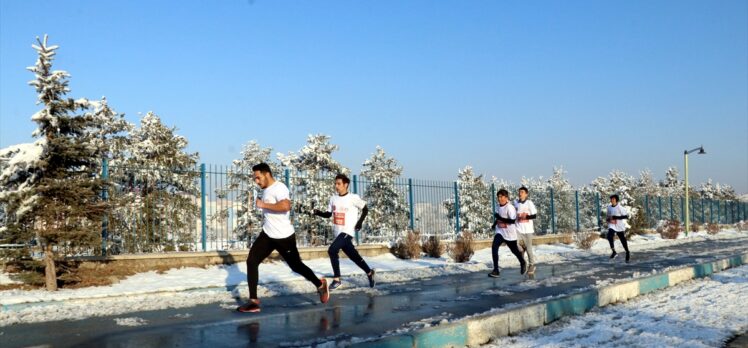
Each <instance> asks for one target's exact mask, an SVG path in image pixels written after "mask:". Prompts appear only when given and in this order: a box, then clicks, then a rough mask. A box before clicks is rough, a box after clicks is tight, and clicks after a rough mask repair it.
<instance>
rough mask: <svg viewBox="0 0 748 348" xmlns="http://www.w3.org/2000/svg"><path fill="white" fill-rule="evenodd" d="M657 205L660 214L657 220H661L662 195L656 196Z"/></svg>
mask: <svg viewBox="0 0 748 348" xmlns="http://www.w3.org/2000/svg"><path fill="white" fill-rule="evenodd" d="M657 206H658V207H659V210H660V215H659V219H658V220H662V196H657Z"/></svg>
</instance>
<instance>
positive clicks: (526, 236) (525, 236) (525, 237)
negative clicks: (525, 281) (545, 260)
mask: <svg viewBox="0 0 748 348" xmlns="http://www.w3.org/2000/svg"><path fill="white" fill-rule="evenodd" d="M533 235H534V234H533V233H520V236H522V241H524V242H525V250H526V251H527V258H528V264H529V265H530V266H534V265H535V251H533V247H532V237H533Z"/></svg>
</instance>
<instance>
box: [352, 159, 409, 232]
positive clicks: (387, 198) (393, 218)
mask: <svg viewBox="0 0 748 348" xmlns="http://www.w3.org/2000/svg"><path fill="white" fill-rule="evenodd" d="M402 171H403V168H402V167H401V166H400V165H399V164H398V163H397V161H396V160H395V159H394V158H392V157H388V156H387V154H386V153H385V152H384V150H383V149H382V148H381V147H379V146H377V148H376V152H374V154H372V155H371V157H370V158H369V159H367V160H366V161H364V163H363V170H362V171H361V176H362V179H363V180H364V181H365V182H366V184H367V186H366V191H365V192H364V195H363V198H364V199H365V200H366V202H367V205H368V207H369V215H368V217H367V218H366V223H365V228H364V233H365V235H364V236H362V237H364V238H362V239H366V240H367V241H385V240H388V239H393V238H395V237H396V236H398V235H400V233H401V232H404V231H407V229H408V225H409V223H410V222H409V218H410V211H409V207H408V204H407V202H406V200H405V197H403V193H402V192H401V191H400V190H398V189H397V187H396V186H395V180H397V178H398V177H399V176H400V175H401V174H402Z"/></svg>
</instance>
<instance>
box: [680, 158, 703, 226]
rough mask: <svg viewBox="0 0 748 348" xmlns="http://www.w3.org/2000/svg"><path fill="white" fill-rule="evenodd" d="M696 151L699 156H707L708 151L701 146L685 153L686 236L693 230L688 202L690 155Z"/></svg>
mask: <svg viewBox="0 0 748 348" xmlns="http://www.w3.org/2000/svg"><path fill="white" fill-rule="evenodd" d="M696 151H698V152H699V153H698V155H704V154H706V151H704V146H699V147H697V148H695V149H693V150H690V151H689V150H686V151H683V162H684V166H685V172H686V175H685V176H686V183H685V184H686V197H685V202H686V204H685V207H684V209H685V211H684V213H685V216H686V219H685V220H686V230H685V233H686V235H688V231H689V230H690V229H691V221H690V220H689V219H690V217H689V211H688V200H689V199H688V198H689V197H688V154H690V153H694V152H696Z"/></svg>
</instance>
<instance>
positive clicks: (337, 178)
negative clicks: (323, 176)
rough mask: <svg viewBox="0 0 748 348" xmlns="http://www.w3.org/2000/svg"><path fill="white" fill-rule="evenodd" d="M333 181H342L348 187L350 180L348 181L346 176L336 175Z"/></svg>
mask: <svg viewBox="0 0 748 348" xmlns="http://www.w3.org/2000/svg"><path fill="white" fill-rule="evenodd" d="M335 180H343V183H344V184H348V185H350V183H351V179H348V176H347V175H345V174H338V175H336V176H335Z"/></svg>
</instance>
